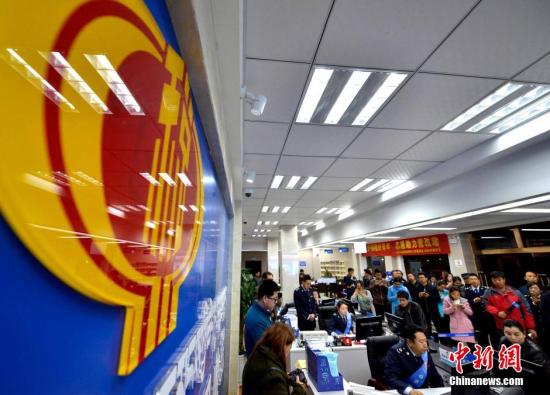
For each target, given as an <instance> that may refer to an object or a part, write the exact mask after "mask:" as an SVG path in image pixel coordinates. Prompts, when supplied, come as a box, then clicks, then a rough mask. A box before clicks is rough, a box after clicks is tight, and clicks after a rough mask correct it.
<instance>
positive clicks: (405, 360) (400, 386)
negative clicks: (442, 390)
mask: <svg viewBox="0 0 550 395" xmlns="http://www.w3.org/2000/svg"><path fill="white" fill-rule="evenodd" d="M422 363H423V362H422V358H421V357H417V356H416V355H414V354H413V352H412V351H411V350H410V349H409V347H408V346H407V344H406V343H405V342H404V341H403V340H402V341H400V342H399V343H397V344H396V345H394V346H393V347H392V348H390V350H389V351H388V354H387V355H386V359H385V368H384V377H385V379H386V382H387V383H388V385H389V386H390V388H393V389H396V390H397V391H398V392H399V393H400V394H403V393H404V391H405V389H407V387H410V384H408V383H407V382H406V381H405V380H407V379H408V378H409V377H410V376H411V375H412V374H413V373H414V372H416V371H417V370H418V368H420V366H422ZM443 386H444V384H443V379H442V378H441V376H440V375H439V373H438V372H437V369H436V368H435V365H434V362H433V360H432V357H431V356H430V353H429V352H428V377H427V378H426V381H424V384H423V385H422V386H421V388H428V387H443ZM411 389H412V387H411Z"/></svg>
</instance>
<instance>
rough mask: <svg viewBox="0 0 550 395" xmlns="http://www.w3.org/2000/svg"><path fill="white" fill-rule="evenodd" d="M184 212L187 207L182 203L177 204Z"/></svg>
mask: <svg viewBox="0 0 550 395" xmlns="http://www.w3.org/2000/svg"><path fill="white" fill-rule="evenodd" d="M178 207H179V208H180V209H181V210H182V211H183V212H184V213H186V212H188V211H189V210H187V207H185V206H184V205H183V204H180V205H179V206H178Z"/></svg>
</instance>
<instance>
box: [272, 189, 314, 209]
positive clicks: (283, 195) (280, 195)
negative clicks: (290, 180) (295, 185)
mask: <svg viewBox="0 0 550 395" xmlns="http://www.w3.org/2000/svg"><path fill="white" fill-rule="evenodd" d="M304 192H305V191H302V190H300V189H298V190H294V189H270V190H269V192H268V193H267V199H266V202H267V201H269V202H273V203H275V204H276V205H277V206H280V204H279V203H278V201H285V202H296V201H297V200H298V199H299V198H301V197H302V195H303V194H304ZM286 205H287V206H289V204H286Z"/></svg>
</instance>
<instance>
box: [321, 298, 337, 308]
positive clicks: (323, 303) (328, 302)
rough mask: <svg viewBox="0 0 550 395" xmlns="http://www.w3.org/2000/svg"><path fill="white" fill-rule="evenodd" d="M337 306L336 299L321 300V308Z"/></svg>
mask: <svg viewBox="0 0 550 395" xmlns="http://www.w3.org/2000/svg"><path fill="white" fill-rule="evenodd" d="M335 304H336V299H334V298H329V299H323V300H321V306H334V305H335Z"/></svg>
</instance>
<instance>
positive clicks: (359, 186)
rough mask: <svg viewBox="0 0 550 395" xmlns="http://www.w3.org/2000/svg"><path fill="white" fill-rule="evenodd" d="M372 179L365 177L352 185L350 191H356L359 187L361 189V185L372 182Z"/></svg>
mask: <svg viewBox="0 0 550 395" xmlns="http://www.w3.org/2000/svg"><path fill="white" fill-rule="evenodd" d="M373 181H374V180H373V179H372V178H365V179H364V180H363V181H361V182H360V183H358V184H356V185H354V186H353V187H352V188H351V189H350V191H351V192H355V191H358V190H359V189H361V188H362V187H364V186H366V185H367V184H369V183H371V182H373Z"/></svg>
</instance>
